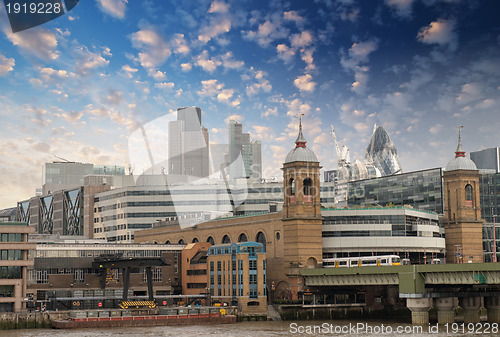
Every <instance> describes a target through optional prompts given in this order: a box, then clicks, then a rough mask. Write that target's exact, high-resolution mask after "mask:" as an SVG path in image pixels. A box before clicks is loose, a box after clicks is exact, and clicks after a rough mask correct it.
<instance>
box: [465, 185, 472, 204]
mask: <svg viewBox="0 0 500 337" xmlns="http://www.w3.org/2000/svg"><path fill="white" fill-rule="evenodd" d="M473 191H474V189H473V188H472V186H471V184H467V185H465V206H469V207H472V195H473Z"/></svg>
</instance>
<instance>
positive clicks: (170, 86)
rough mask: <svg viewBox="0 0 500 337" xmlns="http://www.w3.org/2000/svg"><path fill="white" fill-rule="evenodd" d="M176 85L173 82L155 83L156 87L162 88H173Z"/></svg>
mask: <svg viewBox="0 0 500 337" xmlns="http://www.w3.org/2000/svg"><path fill="white" fill-rule="evenodd" d="M174 86H175V84H174V83H172V82H161V83H155V87H156V88H160V89H172V88H173V87H174Z"/></svg>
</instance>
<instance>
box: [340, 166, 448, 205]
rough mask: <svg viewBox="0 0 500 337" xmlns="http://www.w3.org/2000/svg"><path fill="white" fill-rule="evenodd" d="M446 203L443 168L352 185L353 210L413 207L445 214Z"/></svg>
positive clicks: (350, 192) (353, 182)
mask: <svg viewBox="0 0 500 337" xmlns="http://www.w3.org/2000/svg"><path fill="white" fill-rule="evenodd" d="M443 199H444V196H443V180H442V169H441V168H435V169H429V170H423V171H415V172H409V173H404V174H398V175H392V176H387V177H381V178H375V179H367V180H359V181H352V182H349V183H348V199H347V203H348V205H349V207H355V206H363V207H370V206H372V207H374V206H386V205H390V204H392V205H399V206H404V205H410V206H412V207H413V208H415V209H419V210H424V211H430V212H436V213H438V214H443V210H444V209H443Z"/></svg>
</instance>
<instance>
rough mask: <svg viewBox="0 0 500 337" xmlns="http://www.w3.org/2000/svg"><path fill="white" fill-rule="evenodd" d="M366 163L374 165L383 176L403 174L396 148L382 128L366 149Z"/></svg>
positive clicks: (374, 135)
mask: <svg viewBox="0 0 500 337" xmlns="http://www.w3.org/2000/svg"><path fill="white" fill-rule="evenodd" d="M366 161H367V162H370V163H373V164H374V165H375V167H376V168H378V170H379V171H380V173H381V174H382V176H387V175H391V174H396V173H400V172H401V165H400V164H399V157H398V152H397V150H396V146H395V145H394V143H393V142H392V140H391V138H390V137H389V134H388V133H387V131H385V129H384V128H383V127H382V126H379V127H378V128H377V129H376V130H375V132H374V133H373V135H372V138H371V140H370V143H369V144H368V148H367V149H366Z"/></svg>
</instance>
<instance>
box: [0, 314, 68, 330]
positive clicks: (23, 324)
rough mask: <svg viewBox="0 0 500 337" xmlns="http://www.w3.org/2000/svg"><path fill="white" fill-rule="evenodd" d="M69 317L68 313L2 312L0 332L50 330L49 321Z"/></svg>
mask: <svg viewBox="0 0 500 337" xmlns="http://www.w3.org/2000/svg"><path fill="white" fill-rule="evenodd" d="M66 317H69V312H68V311H56V312H50V313H49V312H21V313H12V312H3V313H0V330H9V329H41V328H50V327H51V323H50V322H51V320H53V319H61V318H66Z"/></svg>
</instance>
